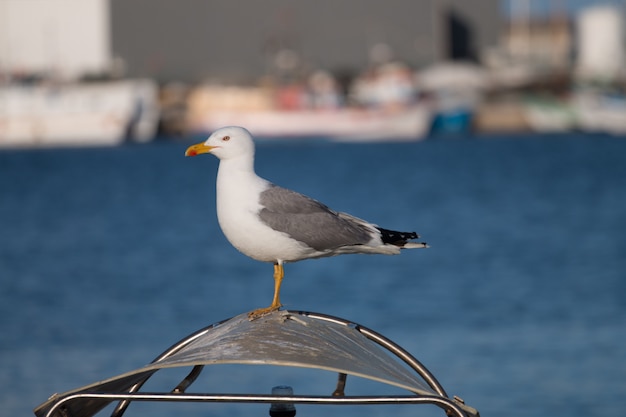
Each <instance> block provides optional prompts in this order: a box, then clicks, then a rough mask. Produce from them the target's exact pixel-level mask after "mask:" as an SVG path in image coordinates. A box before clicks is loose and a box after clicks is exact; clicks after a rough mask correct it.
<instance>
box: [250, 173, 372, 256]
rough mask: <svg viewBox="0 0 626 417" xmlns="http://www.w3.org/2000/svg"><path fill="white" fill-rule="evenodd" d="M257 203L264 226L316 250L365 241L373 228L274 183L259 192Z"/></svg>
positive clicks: (366, 241)
mask: <svg viewBox="0 0 626 417" xmlns="http://www.w3.org/2000/svg"><path fill="white" fill-rule="evenodd" d="M259 202H260V204H261V206H263V208H262V209H261V211H260V212H259V217H260V218H261V220H262V221H263V222H264V223H265V224H266V225H268V226H269V227H271V228H272V229H274V230H277V231H280V232H284V233H287V234H288V235H289V236H290V237H292V238H293V239H295V240H297V241H299V242H302V243H304V244H306V245H308V246H310V247H312V248H313V249H316V250H319V251H324V250H330V249H335V248H338V247H341V246H349V245H363V244H366V243H368V242H369V241H371V240H372V233H373V232H375V230H376V229H374V228H372V227H371V226H369V225H367V223H366V222H363V221H361V220H359V219H356V218H354V217H352V216H350V215H347V214H344V213H338V212H335V211H333V210H331V209H329V208H328V207H326V206H325V205H324V204H322V203H320V202H319V201H316V200H313V199H312V198H309V197H307V196H305V195H302V194H300V193H297V192H295V191H291V190H288V189H286V188H282V187H278V186H276V185H271V186H270V188H268V189H267V190H265V191H263V192H262V193H261V195H260V201H259ZM368 226H369V227H368Z"/></svg>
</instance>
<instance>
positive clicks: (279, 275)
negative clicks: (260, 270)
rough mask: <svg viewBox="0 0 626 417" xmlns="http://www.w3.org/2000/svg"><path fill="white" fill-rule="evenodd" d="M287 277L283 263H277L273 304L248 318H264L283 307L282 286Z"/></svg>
mask: <svg viewBox="0 0 626 417" xmlns="http://www.w3.org/2000/svg"><path fill="white" fill-rule="evenodd" d="M284 276H285V269H284V268H283V264H282V262H277V263H275V264H274V298H273V299H272V304H271V305H270V306H269V307H265V308H258V309H256V310H254V311H251V312H250V313H248V317H250V318H258V317H261V316H264V315H266V314H268V313H271V312H272V311H276V310H278V309H279V308H281V307H282V304H281V303H280V286H281V284H282V283H283V277H284Z"/></svg>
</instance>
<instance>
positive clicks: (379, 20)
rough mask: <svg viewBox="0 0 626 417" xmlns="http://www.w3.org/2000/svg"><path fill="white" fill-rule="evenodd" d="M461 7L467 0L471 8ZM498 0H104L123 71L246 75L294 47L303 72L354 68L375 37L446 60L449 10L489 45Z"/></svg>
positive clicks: (414, 57) (406, 55)
mask: <svg viewBox="0 0 626 417" xmlns="http://www.w3.org/2000/svg"><path fill="white" fill-rule="evenodd" d="M467 3H470V5H468V4H467ZM498 5H499V2H498V0H477V1H471V2H467V1H463V0H457V1H452V0H420V1H416V0H384V1H382V0H315V1H302V0H301V1H297V0H245V1H237V2H235V1H232V0H111V22H112V23H111V24H112V36H113V42H112V44H113V53H114V55H115V56H118V57H121V58H122V59H123V60H124V62H125V63H126V66H127V74H128V75H129V76H152V77H155V78H157V79H160V80H171V79H180V80H184V81H199V80H202V79H206V78H217V79H221V80H224V81H252V80H254V79H256V78H257V77H259V76H260V75H262V74H264V73H267V72H268V71H270V70H271V68H272V63H273V58H274V57H275V54H276V52H278V51H279V50H280V49H284V48H287V49H291V50H293V51H295V52H296V53H297V54H298V55H299V56H300V58H301V62H302V63H303V64H304V65H305V66H306V67H307V68H324V69H328V70H331V71H336V70H342V71H345V70H352V71H360V70H362V69H363V68H365V66H366V65H367V63H368V59H369V58H368V56H369V51H370V49H371V48H372V46H373V45H375V44H377V43H381V42H382V43H386V44H388V45H389V46H390V47H391V49H392V51H393V57H394V58H396V59H399V60H402V61H405V62H407V63H409V64H410V65H413V66H416V67H419V66H423V65H426V64H429V63H432V62H434V61H437V60H441V59H444V58H446V57H448V55H449V54H448V52H447V50H448V49H449V48H448V43H449V42H448V41H449V39H448V36H447V29H446V28H447V24H446V23H445V21H444V20H445V19H442V16H444V15H446V13H447V11H448V10H450V9H451V8H452V9H454V10H455V11H456V12H455V13H456V14H458V15H460V16H462V17H463V18H464V19H467V21H468V22H469V23H471V26H472V28H473V29H472V30H473V36H472V39H473V42H475V47H476V48H477V49H480V48H482V47H484V46H485V45H493V44H495V43H496V40H497V34H498V33H499V25H500V18H499V10H498Z"/></svg>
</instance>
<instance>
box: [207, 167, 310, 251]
mask: <svg viewBox="0 0 626 417" xmlns="http://www.w3.org/2000/svg"><path fill="white" fill-rule="evenodd" d="M227 165H228V164H225V163H224V162H222V163H221V164H220V169H219V171H218V175H217V189H216V191H217V219H218V222H219V224H220V227H221V229H222V232H223V233H224V235H225V236H226V238H227V239H228V241H229V242H230V243H231V244H232V245H233V246H234V247H235V248H237V249H238V250H239V251H240V252H242V253H243V254H245V255H247V256H249V257H251V258H253V259H256V260H258V261H264V262H277V261H279V260H281V261H285V262H288V261H293V260H298V259H301V258H302V257H303V255H305V256H308V255H313V254H315V253H316V251H315V250H313V249H312V248H309V247H307V246H306V245H304V244H301V243H299V242H297V241H295V240H293V239H291V238H289V236H287V235H286V234H285V233H282V232H278V231H275V230H273V229H272V228H270V227H269V226H267V225H266V224H265V223H263V222H262V221H261V219H260V218H259V216H258V213H259V211H260V210H261V209H262V206H261V205H260V204H259V194H260V193H261V192H262V191H263V190H265V189H267V188H268V187H269V186H270V184H269V183H268V182H267V181H266V180H264V179H262V178H260V177H258V176H257V175H256V174H254V172H248V171H241V170H229V169H228V166H227Z"/></svg>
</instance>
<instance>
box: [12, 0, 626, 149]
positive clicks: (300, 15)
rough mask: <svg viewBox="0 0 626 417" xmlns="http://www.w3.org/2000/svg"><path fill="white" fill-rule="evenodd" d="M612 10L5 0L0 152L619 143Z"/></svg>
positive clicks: (620, 105)
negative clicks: (548, 138)
mask: <svg viewBox="0 0 626 417" xmlns="http://www.w3.org/2000/svg"><path fill="white" fill-rule="evenodd" d="M624 28H625V24H624V2H623V1H613V2H602V1H581V0H579V1H573V0H569V1H568V0H561V1H550V2H543V1H533V0H508V1H503V0H480V1H477V2H466V1H460V0H457V1H454V0H424V1H420V2H414V1H409V0H391V1H389V2H385V3H382V2H377V1H373V0H368V1H345V2H341V3H340V4H336V3H335V2H332V1H329V0H323V1H320V2H315V3H305V2H301V3H297V2H288V1H284V0H272V1H267V2H262V3H259V2H253V1H248V2H244V3H237V4H233V3H231V2H228V1H221V0H213V1H204V0H188V1H185V2H175V1H171V0H156V1H155V0H133V1H121V0H87V1H76V0H29V1H20V0H2V1H0V146H2V147H13V146H41V145H59V144H66V145H67V144H69V145H72V144H76V145H86V144H96V145H102V144H119V143H121V142H122V141H125V140H133V141H137V142H146V141H150V140H153V139H154V138H155V137H157V136H158V137H169V138H179V137H181V136H185V135H189V134H204V133H206V132H209V131H212V130H214V129H215V128H217V127H220V126H223V125H228V124H238V125H244V126H246V127H248V128H249V129H250V130H251V131H252V133H254V134H256V135H258V136H271V137H276V136H281V137H290V138H292V137H303V136H325V137H328V138H331V139H338V140H351V141H367V140H390V139H395V140H419V139H423V138H426V137H431V136H439V135H459V134H461V135H462V134H467V133H469V132H474V133H486V132H488V133H492V132H497V133H502V132H539V133H545V132H569V131H584V132H594V133H597V132H604V133H608V134H612V135H624V134H626V96H625V94H624V93H625V85H626V82H625V79H626V70H625V68H626V67H625V63H626V60H625V46H624V44H625V39H626V35H625V33H626V31H625V29H624Z"/></svg>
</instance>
